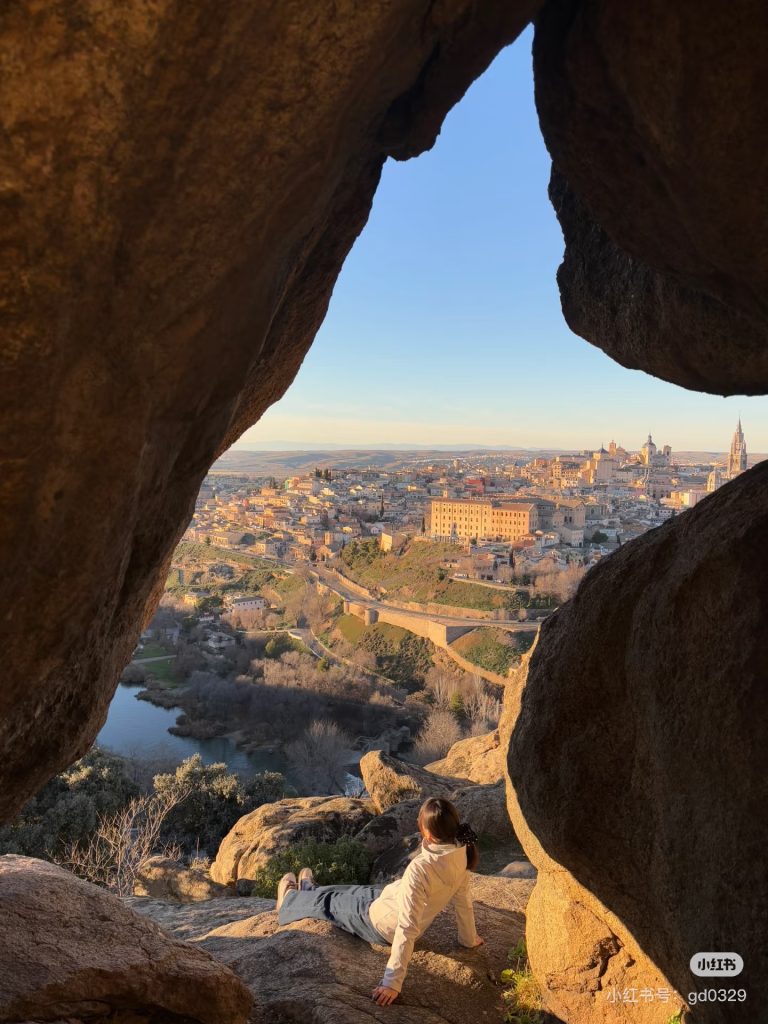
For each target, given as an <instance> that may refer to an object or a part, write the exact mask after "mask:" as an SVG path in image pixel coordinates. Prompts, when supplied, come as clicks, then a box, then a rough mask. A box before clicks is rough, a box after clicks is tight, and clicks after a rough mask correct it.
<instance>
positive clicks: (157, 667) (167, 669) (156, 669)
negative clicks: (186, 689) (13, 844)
mask: <svg viewBox="0 0 768 1024" xmlns="http://www.w3.org/2000/svg"><path fill="white" fill-rule="evenodd" d="M175 660H176V659H175V658H168V659H167V660H166V661H153V662H152V663H151V664H149V665H147V666H145V667H146V670H147V676H151V677H152V678H153V679H158V680H159V681H160V682H161V683H166V684H167V685H168V686H173V685H174V684H175V683H176V680H175V679H174V676H173V663H174V661H175Z"/></svg>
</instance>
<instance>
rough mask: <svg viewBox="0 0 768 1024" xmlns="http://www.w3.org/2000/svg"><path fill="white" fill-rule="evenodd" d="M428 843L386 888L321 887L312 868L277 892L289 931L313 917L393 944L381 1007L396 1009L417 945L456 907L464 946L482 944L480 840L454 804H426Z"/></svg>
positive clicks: (379, 990) (379, 995)
mask: <svg viewBox="0 0 768 1024" xmlns="http://www.w3.org/2000/svg"><path fill="white" fill-rule="evenodd" d="M419 831H420V832H421V835H422V838H423V842H422V844H421V850H420V852H419V853H418V855H417V856H416V857H415V858H414V859H413V860H412V861H411V862H410V864H409V865H408V867H407V868H406V869H405V873H404V875H403V877H402V878H399V879H398V880H397V881H396V882H392V883H391V884H390V885H387V886H385V887H384V888H382V887H380V886H372V885H319V886H318V885H315V881H314V878H313V877H312V871H311V870H310V868H302V869H301V871H300V872H299V878H298V881H297V879H296V876H295V875H294V874H293V873H289V874H287V875H283V877H282V878H281V880H280V883H279V885H278V887H277V910H278V920H279V922H280V924H281V925H283V924H290V923H291V922H292V921H301V920H302V919H303V918H307V917H313V918H317V919H318V920H320V921H330V922H331V924H334V925H336V927H337V928H343V929H344V931H347V932H351V933H352V935H357V936H358V937H359V938H361V939H365V940H366V941H367V942H373V943H378V944H380V945H389V944H390V943H391V945H392V952H391V953H390V956H389V963H388V964H387V969H386V970H385V971H384V977H383V979H382V981H381V984H380V985H378V986H377V987H376V988H375V989H374V990H373V993H372V998H373V999H374V1000H375V1001H376V1002H377V1003H378V1004H379V1005H380V1006H388V1005H389V1004H390V1003H393V1002H394V1001H395V999H397V996H398V994H399V992H400V990H401V989H402V987H403V980H404V979H405V973H406V971H407V970H408V963H409V961H410V959H411V954H412V953H413V946H414V943H415V942H416V939H418V938H419V936H420V935H422V934H423V933H424V932H425V931H426V930H427V928H428V927H429V925H430V924H431V923H432V921H433V920H434V919H435V918H436V917H437V915H438V914H439V913H440V911H441V910H444V909H445V908H446V907H447V906H448V904H449V903H452V904H453V906H454V907H455V909H456V920H457V923H458V932H459V942H460V943H461V945H462V946H470V947H471V946H481V945H482V944H483V940H482V939H481V938H480V937H479V936H478V934H477V932H476V931H475V915H474V912H473V910H472V897H471V896H470V894H469V882H470V879H469V873H470V871H474V870H476V868H477V865H478V862H479V860H480V855H479V853H478V850H477V836H476V835H475V833H474V832H473V831H472V829H471V828H470V827H469V825H461V824H459V814H458V811H457V810H456V808H455V807H454V805H453V804H452V803H451V802H450V800H442V799H436V798H434V797H433V798H432V799H430V800H426V801H425V802H424V803H423V804H422V805H421V809H420V811H419Z"/></svg>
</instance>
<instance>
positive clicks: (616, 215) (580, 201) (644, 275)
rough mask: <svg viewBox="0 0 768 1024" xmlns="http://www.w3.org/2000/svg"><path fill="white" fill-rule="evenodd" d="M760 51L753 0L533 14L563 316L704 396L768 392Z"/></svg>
mask: <svg viewBox="0 0 768 1024" xmlns="http://www.w3.org/2000/svg"><path fill="white" fill-rule="evenodd" d="M767 46H768V9H766V6H765V4H763V3H762V2H760V0H737V2H735V3H732V4H728V5H722V4H719V3H716V2H714V0H702V2H701V3H697V4H690V5H680V4H669V3H666V2H665V0H650V2H648V3H644V4H632V3H628V4H617V3H610V2H608V0H585V2H580V0H550V2H549V3H547V4H546V6H545V8H544V9H543V11H542V12H541V14H540V16H539V18H538V20H537V24H536V37H535V43H534V75H535V81H536V105H537V108H538V111H539V119H540V123H541V129H542V133H543V135H544V139H545V141H546V143H547V147H548V149H549V151H550V153H551V155H552V158H553V163H554V166H555V168H556V171H557V174H556V175H555V178H554V180H553V189H552V198H553V204H554V206H555V209H556V211H557V214H558V218H559V220H560V223H561V226H562V228H563V233H564V235H565V241H566V253H565V259H564V263H563V265H562V267H561V269H560V272H559V274H558V283H559V285H560V291H561V296H562V303H563V312H564V315H565V317H566V320H567V321H568V324H569V326H570V327H571V328H572V329H573V330H574V331H576V333H578V334H580V335H581V336H582V337H584V338H586V339H587V340H588V341H590V342H592V343H593V344H596V345H598V346H599V347H600V348H602V349H603V350H604V351H605V352H607V353H608V354H609V355H610V356H612V357H613V358H614V359H617V360H618V361H619V362H620V363H623V364H624V365H625V366H630V367H634V368H639V369H642V370H646V371H648V372H649V373H652V374H654V375H656V376H658V377H663V378H664V379H666V380H670V381H674V382H675V383H677V384H681V385H682V386H683V387H687V388H692V389H695V390H702V391H710V392H713V393H716V394H734V393H747V394H764V393H765V392H766V391H768V344H767V342H768V320H767V317H766V314H767V313H768V300H767V299H766V296H768V252H767V251H766V248H765V243H764V233H765V232H764V228H765V224H766V221H768V190H766V178H768V155H766V152H765V149H764V147H760V146H758V145H756V140H758V139H763V138H765V137H766V134H768V108H766V105H765V93H766V89H768V77H767V76H766V66H765V51H766V47H767ZM560 177H562V178H563V179H564V180H565V182H567V183H568V184H567V185H563V183H562V182H561V181H560ZM568 186H570V189H569V188H568ZM571 190H572V193H573V196H569V194H568V193H569V192H570V191H571ZM575 197H578V198H575Z"/></svg>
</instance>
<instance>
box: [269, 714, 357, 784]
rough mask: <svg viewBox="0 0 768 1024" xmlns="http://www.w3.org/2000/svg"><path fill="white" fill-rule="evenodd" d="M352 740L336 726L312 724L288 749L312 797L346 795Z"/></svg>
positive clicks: (288, 753)
mask: <svg viewBox="0 0 768 1024" xmlns="http://www.w3.org/2000/svg"><path fill="white" fill-rule="evenodd" d="M351 746H352V740H351V738H350V737H349V736H348V735H347V733H345V732H344V731H343V730H341V729H340V728H339V727H338V726H337V725H336V723H335V722H330V721H326V720H323V719H320V720H319V721H315V722H313V723H312V724H311V725H310V727H309V728H308V729H307V730H306V731H305V733H304V735H303V736H302V737H301V739H298V740H295V741H294V742H293V743H289V744H288V745H287V747H286V748H285V752H286V754H287V755H288V759H289V760H290V761H291V763H292V764H293V766H294V768H295V771H296V773H297V775H298V776H299V777H300V778H301V780H302V782H303V783H304V785H305V786H306V787H307V788H308V789H309V791H310V792H313V793H343V792H344V790H345V783H346V771H345V765H346V763H347V757H348V751H349V748H350V747H351Z"/></svg>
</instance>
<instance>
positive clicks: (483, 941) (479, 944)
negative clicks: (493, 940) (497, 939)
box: [475, 935, 485, 946]
mask: <svg viewBox="0 0 768 1024" xmlns="http://www.w3.org/2000/svg"><path fill="white" fill-rule="evenodd" d="M484 945H485V939H481V938H480V936H479V935H478V936H477V940H476V942H475V946H484Z"/></svg>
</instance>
